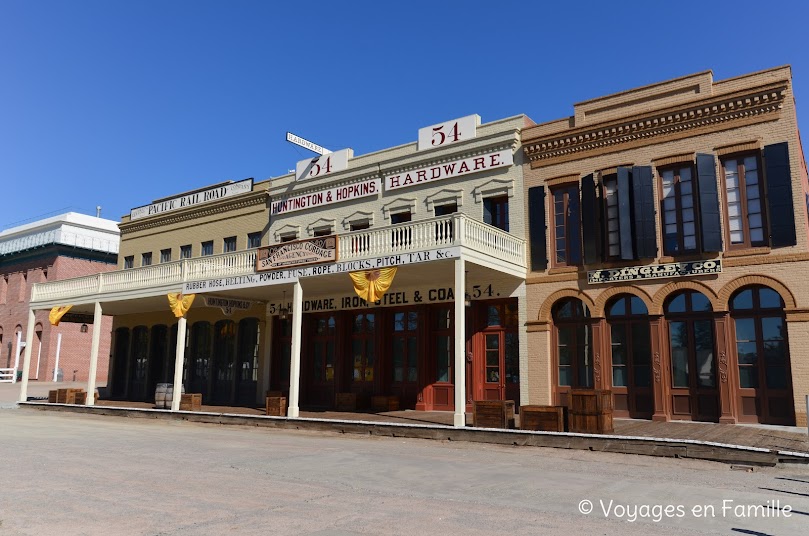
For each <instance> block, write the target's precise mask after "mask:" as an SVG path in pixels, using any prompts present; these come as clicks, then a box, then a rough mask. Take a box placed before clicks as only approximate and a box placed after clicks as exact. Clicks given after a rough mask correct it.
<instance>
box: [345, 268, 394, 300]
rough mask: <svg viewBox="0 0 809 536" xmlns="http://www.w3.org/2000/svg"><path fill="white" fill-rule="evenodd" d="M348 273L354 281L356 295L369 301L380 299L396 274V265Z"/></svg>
mask: <svg viewBox="0 0 809 536" xmlns="http://www.w3.org/2000/svg"><path fill="white" fill-rule="evenodd" d="M348 275H350V276H351V279H352V280H353V281H354V292H356V293H357V296H359V297H360V298H362V299H363V300H365V301H367V302H369V303H370V302H375V301H377V300H379V299H382V295H384V294H385V291H386V290H388V289H389V288H390V285H391V283H393V277H394V276H395V275H396V267H393V268H380V269H378V270H363V271H361V272H351V273H350V274H348Z"/></svg>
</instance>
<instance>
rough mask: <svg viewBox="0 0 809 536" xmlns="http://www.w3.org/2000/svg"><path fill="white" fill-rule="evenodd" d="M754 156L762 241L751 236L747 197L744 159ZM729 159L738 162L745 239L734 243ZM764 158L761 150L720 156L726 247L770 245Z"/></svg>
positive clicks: (737, 170) (741, 247)
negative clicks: (726, 168) (731, 221)
mask: <svg viewBox="0 0 809 536" xmlns="http://www.w3.org/2000/svg"><path fill="white" fill-rule="evenodd" d="M750 156H752V157H753V158H755V159H756V171H757V173H758V189H759V197H758V200H759V204H760V206H761V234H762V239H761V241H756V242H753V241H752V240H751V238H750V221H749V213H748V210H747V204H748V197H747V176H746V173H747V170H746V169H745V167H744V159H745V158H747V157H750ZM728 160H735V161H736V162H737V163H736V176H737V177H738V183H739V186H738V188H739V210H740V211H741V221H742V233H743V235H744V241H742V242H740V243H733V241H732V238H731V230H730V212H729V208H730V205H729V203H728V183H727V175H726V173H725V162H727V161H728ZM762 164H763V159H762V157H761V151H743V152H738V153H730V154H726V155H722V156H720V157H719V167H720V173H721V175H722V196H723V199H724V211H725V213H724V218H723V219H724V225H723V227H724V229H723V232H724V233H725V241H726V244H727V246H726V249H728V250H733V249H749V248H754V247H766V246H769V245H770V228H769V220H768V214H767V188H766V184H765V182H764V168H763V166H762Z"/></svg>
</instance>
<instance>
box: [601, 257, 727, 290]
mask: <svg viewBox="0 0 809 536" xmlns="http://www.w3.org/2000/svg"><path fill="white" fill-rule="evenodd" d="M721 271H722V261H721V260H720V259H714V260H710V261H692V262H672V263H670V264H652V265H649V266H628V267H626V268H613V269H605V270H591V271H589V272H587V282H588V283H590V284H591V285H593V284H597V283H614V282H616V281H635V280H638V279H658V278H663V277H683V276H688V275H704V274H716V273H719V272H721Z"/></svg>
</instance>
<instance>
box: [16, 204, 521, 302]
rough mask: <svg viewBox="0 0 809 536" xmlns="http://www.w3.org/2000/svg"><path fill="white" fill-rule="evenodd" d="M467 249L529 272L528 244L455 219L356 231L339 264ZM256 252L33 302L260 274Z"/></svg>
mask: <svg viewBox="0 0 809 536" xmlns="http://www.w3.org/2000/svg"><path fill="white" fill-rule="evenodd" d="M454 246H464V247H466V248H469V249H472V250H475V251H478V252H480V253H482V254H484V255H486V256H489V257H493V258H496V259H501V260H504V261H507V262H509V263H511V264H514V265H516V266H519V267H525V266H526V264H525V241H524V240H523V239H521V238H517V237H514V236H512V235H510V234H508V233H506V232H505V231H501V230H500V229H497V228H496V227H492V226H491V225H487V224H485V223H481V222H478V221H475V220H472V219H469V218H467V217H466V216H464V215H463V214H453V215H451V216H442V217H438V218H432V219H429V220H422V221H416V222H410V223H403V224H397V225H393V226H390V227H381V228H377V229H367V230H363V231H354V232H351V233H346V234H343V235H340V236H339V237H338V247H339V250H338V251H339V260H340V261H348V260H361V259H368V258H374V257H379V256H384V255H389V254H391V253H408V252H416V251H425V250H430V249H436V248H444V247H454ZM255 266H256V250H255V249H248V250H245V251H238V252H234V253H224V254H222V255H211V256H207V257H197V258H194V259H184V260H181V261H175V262H167V263H163V264H156V265H153V266H143V267H140V268H132V269H128V270H116V271H114V272H105V273H100V274H95V275H90V276H85V277H77V278H74V279H64V280H61V281H50V282H47V283H37V284H35V285H33V288H32V290H31V301H32V302H50V301H55V300H60V301H64V300H69V299H75V298H80V297H84V296H92V295H95V294H100V293H113V292H126V291H131V290H140V289H148V288H153V287H162V286H178V287H179V286H180V285H182V284H183V283H185V282H187V281H199V280H202V279H211V278H215V277H230V276H237V275H246V274H251V273H254V272H255Z"/></svg>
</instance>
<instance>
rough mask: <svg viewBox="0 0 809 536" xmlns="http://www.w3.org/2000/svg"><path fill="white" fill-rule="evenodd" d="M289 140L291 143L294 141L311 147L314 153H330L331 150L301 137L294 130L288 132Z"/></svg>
mask: <svg viewBox="0 0 809 536" xmlns="http://www.w3.org/2000/svg"><path fill="white" fill-rule="evenodd" d="M287 141H288V142H290V143H294V144H295V145H299V146H301V147H303V148H304V149H309V150H310V151H312V152H313V153H317V154H329V153H330V152H331V151H329V150H328V149H326V148H325V147H321V146H320V145H318V144H316V143H312V142H311V141H309V140H307V139H304V138H301V137H300V136H296V135H295V134H293V133H292V132H287Z"/></svg>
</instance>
